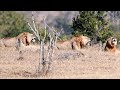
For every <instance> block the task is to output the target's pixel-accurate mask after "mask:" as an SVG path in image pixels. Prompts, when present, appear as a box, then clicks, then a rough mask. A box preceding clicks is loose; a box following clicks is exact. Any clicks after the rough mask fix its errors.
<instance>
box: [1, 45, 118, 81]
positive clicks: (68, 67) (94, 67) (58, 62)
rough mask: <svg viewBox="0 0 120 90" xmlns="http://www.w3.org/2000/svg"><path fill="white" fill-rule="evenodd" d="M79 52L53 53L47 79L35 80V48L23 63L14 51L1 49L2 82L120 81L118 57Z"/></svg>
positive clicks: (95, 52) (87, 51)
mask: <svg viewBox="0 0 120 90" xmlns="http://www.w3.org/2000/svg"><path fill="white" fill-rule="evenodd" d="M81 52H82V53H84V54H85V56H84V55H82V54H81V53H80V52H78V51H72V50H67V51H66V50H60V51H58V50H56V51H55V55H54V57H53V63H52V71H51V72H50V73H48V75H47V76H44V77H43V76H40V77H34V76H33V75H34V74H35V72H36V70H37V67H38V60H39V53H38V51H36V50H35V49H34V50H32V51H30V50H27V51H26V52H25V53H24V59H23V60H17V58H18V57H19V54H18V52H17V51H15V49H14V48H1V47H0V78H1V79H7V78H10V79H104V78H105V79H109V78H111V79H116V78H118V79H120V54H117V55H112V54H108V53H106V52H103V51H99V50H98V49H97V48H96V49H93V48H92V47H91V48H89V49H81Z"/></svg>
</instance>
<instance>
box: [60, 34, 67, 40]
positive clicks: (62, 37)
mask: <svg viewBox="0 0 120 90" xmlns="http://www.w3.org/2000/svg"><path fill="white" fill-rule="evenodd" d="M60 39H61V40H62V41H66V40H68V36H67V35H65V34H63V35H61V36H60Z"/></svg>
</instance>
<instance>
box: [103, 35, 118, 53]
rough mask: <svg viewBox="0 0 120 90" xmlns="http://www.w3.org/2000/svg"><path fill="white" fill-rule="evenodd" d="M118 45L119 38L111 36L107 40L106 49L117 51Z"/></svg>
mask: <svg viewBox="0 0 120 90" xmlns="http://www.w3.org/2000/svg"><path fill="white" fill-rule="evenodd" d="M116 45H117V39H116V38H114V37H110V38H108V39H107V40H106V45H105V48H104V50H105V51H108V52H112V53H115V52H116V51H117V48H116Z"/></svg>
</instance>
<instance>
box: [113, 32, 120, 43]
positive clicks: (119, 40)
mask: <svg viewBox="0 0 120 90" xmlns="http://www.w3.org/2000/svg"><path fill="white" fill-rule="evenodd" d="M114 37H116V38H117V41H118V44H120V32H115V34H114Z"/></svg>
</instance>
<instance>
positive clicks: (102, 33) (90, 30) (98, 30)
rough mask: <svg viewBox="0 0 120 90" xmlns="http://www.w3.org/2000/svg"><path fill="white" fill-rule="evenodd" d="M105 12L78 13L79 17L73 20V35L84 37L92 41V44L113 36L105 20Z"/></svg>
mask: <svg viewBox="0 0 120 90" xmlns="http://www.w3.org/2000/svg"><path fill="white" fill-rule="evenodd" d="M106 16H107V14H106V12H105V11H79V15H77V17H74V18H73V24H72V28H73V29H74V31H73V33H72V34H73V35H80V34H83V35H86V36H88V37H90V38H92V39H93V41H94V43H97V42H98V41H101V42H102V43H104V42H105V40H106V39H107V38H108V37H110V36H112V35H113V32H112V30H111V29H110V27H109V22H108V21H107V19H106Z"/></svg>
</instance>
